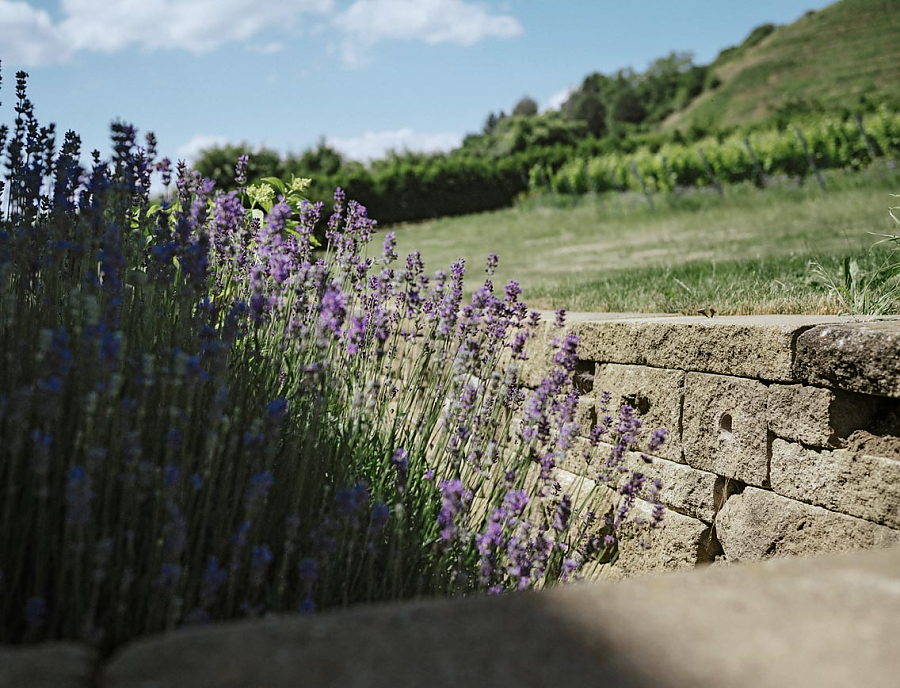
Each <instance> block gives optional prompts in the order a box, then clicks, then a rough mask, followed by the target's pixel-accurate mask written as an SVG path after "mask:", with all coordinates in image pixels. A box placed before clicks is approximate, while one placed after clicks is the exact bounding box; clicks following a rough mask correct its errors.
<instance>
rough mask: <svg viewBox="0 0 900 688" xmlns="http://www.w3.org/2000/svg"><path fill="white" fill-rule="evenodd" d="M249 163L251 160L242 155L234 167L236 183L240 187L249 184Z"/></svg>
mask: <svg viewBox="0 0 900 688" xmlns="http://www.w3.org/2000/svg"><path fill="white" fill-rule="evenodd" d="M249 162H250V158H249V156H247V155H241V156H240V157H238V159H237V164H236V165H235V166H234V182H235V184H237V185H238V186H243V185H244V184H246V183H247V164H248V163H249Z"/></svg>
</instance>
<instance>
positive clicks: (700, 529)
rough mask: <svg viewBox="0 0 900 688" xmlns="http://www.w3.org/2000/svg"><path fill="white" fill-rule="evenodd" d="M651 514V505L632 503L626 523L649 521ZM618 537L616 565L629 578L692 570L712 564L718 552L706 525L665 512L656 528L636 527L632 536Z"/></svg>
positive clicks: (672, 512)
mask: <svg viewBox="0 0 900 688" xmlns="http://www.w3.org/2000/svg"><path fill="white" fill-rule="evenodd" d="M652 511H653V505H652V504H649V503H648V502H645V501H644V500H642V499H638V500H635V506H634V511H633V512H632V514H633V515H632V516H629V520H631V519H632V518H643V519H645V520H649V519H650V516H651V515H652ZM620 535H621V539H620V541H619V559H618V561H617V562H616V565H617V566H618V567H619V568H620V569H621V570H622V571H623V573H625V574H626V575H629V576H630V575H635V574H640V573H647V572H650V571H664V570H675V569H692V568H694V567H695V566H696V565H697V564H698V563H699V564H702V563H708V562H710V561H712V560H713V558H714V557H715V556H716V554H718V552H719V549H718V543H717V542H716V540H715V537H714V536H713V535H712V530H711V528H710V527H709V526H708V525H706V524H705V523H703V522H702V521H699V520H697V519H696V518H691V517H689V516H684V515H682V514H679V513H676V512H674V511H669V510H667V511H666V513H665V516H664V517H663V523H662V526H661V527H660V528H658V529H653V530H651V529H649V528H636V529H635V532H634V534H633V535H631V534H627V533H622V534H620ZM642 543H644V544H642ZM644 545H648V546H649V547H645V546H644Z"/></svg>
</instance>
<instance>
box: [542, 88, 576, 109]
mask: <svg viewBox="0 0 900 688" xmlns="http://www.w3.org/2000/svg"><path fill="white" fill-rule="evenodd" d="M577 90H578V87H577V86H566V87H565V88H564V89H562V90H559V91H557V92H556V93H554V94H553V95H552V96H550V98H548V99H547V104H546V105H544V107H543V108H542V111H543V112H546V111H547V110H559V109H560V108H561V107H562V105H563V103H565V102H566V101H567V100H568V99H569V96H570V95H572V94H573V93H574V92H575V91H577Z"/></svg>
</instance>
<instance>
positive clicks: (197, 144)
mask: <svg viewBox="0 0 900 688" xmlns="http://www.w3.org/2000/svg"><path fill="white" fill-rule="evenodd" d="M229 143H232V141H230V140H229V139H227V138H225V137H224V136H212V135H210V134H197V135H196V136H193V137H191V139H190V140H189V141H188V142H187V143H185V144H184V145H182V146H179V147H178V149H177V150H176V151H175V155H176V156H177V157H178V159H179V160H186V161H187V162H189V163H192V162H195V161H196V160H197V156H198V155H200V152H201V151H202V150H204V149H206V148H215V147H218V146H227V145H228V144H229Z"/></svg>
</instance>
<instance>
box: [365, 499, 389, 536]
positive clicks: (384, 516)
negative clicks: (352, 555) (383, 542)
mask: <svg viewBox="0 0 900 688" xmlns="http://www.w3.org/2000/svg"><path fill="white" fill-rule="evenodd" d="M390 515H391V510H390V508H389V507H388V505H387V504H385V503H384V502H377V503H376V504H375V505H374V506H373V507H372V519H371V521H370V522H369V534H370V535H377V534H378V533H380V532H381V531H382V530H384V526H385V524H387V521H388V518H389V517H390Z"/></svg>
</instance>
